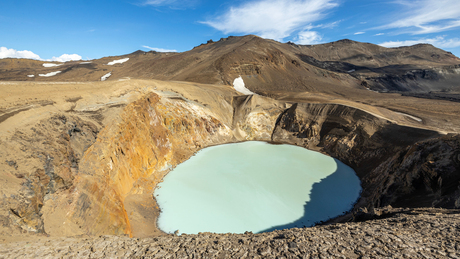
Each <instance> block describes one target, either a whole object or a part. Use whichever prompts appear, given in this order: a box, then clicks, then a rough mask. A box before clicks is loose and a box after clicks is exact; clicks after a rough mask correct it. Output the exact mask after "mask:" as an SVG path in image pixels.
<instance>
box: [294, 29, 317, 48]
mask: <svg viewBox="0 0 460 259" xmlns="http://www.w3.org/2000/svg"><path fill="white" fill-rule="evenodd" d="M322 39H323V38H322V37H321V35H319V33H318V32H316V31H301V32H299V34H298V35H297V37H296V40H295V43H296V44H301V45H311V44H319V43H321V40H322Z"/></svg>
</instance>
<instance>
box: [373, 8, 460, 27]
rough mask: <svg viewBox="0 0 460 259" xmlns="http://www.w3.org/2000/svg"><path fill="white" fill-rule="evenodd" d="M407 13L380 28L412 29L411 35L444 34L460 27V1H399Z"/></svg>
mask: <svg viewBox="0 0 460 259" xmlns="http://www.w3.org/2000/svg"><path fill="white" fill-rule="evenodd" d="M396 3H398V4H400V5H403V6H405V7H406V8H407V11H405V12H402V13H401V18H400V19H396V20H395V21H394V22H391V23H389V24H387V25H384V26H381V27H379V28H384V29H390V28H410V31H408V33H411V34H428V33H436V32H442V31H446V30H450V29H454V28H457V27H460V1H459V0H436V1H432V0H411V1H409V0H398V1H396Z"/></svg>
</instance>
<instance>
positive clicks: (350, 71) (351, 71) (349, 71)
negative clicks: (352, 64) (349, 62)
mask: <svg viewBox="0 0 460 259" xmlns="http://www.w3.org/2000/svg"><path fill="white" fill-rule="evenodd" d="M355 71H356V69H352V70H348V73H353V72H355Z"/></svg>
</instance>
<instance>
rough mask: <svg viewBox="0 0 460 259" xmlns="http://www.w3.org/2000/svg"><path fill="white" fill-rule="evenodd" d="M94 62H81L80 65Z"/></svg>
mask: <svg viewBox="0 0 460 259" xmlns="http://www.w3.org/2000/svg"><path fill="white" fill-rule="evenodd" d="M91 63H93V62H80V65H83V64H91Z"/></svg>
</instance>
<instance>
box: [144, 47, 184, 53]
mask: <svg viewBox="0 0 460 259" xmlns="http://www.w3.org/2000/svg"><path fill="white" fill-rule="evenodd" d="M142 47H143V48H146V49H150V50H153V51H156V52H177V50H175V49H162V48H152V47H149V46H145V45H144V46H142Z"/></svg>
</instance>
